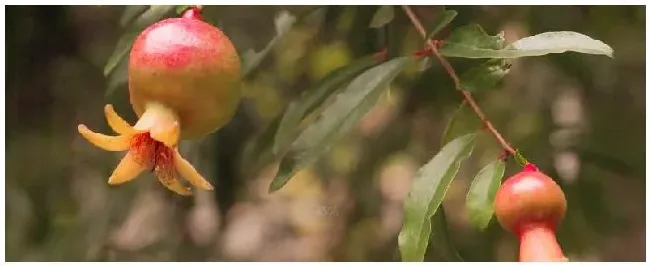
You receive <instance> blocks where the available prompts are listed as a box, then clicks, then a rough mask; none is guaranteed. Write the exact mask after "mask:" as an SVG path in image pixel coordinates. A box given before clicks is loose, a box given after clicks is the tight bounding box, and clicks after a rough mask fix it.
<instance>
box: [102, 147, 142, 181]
mask: <svg viewBox="0 0 650 266" xmlns="http://www.w3.org/2000/svg"><path fill="white" fill-rule="evenodd" d="M144 170H145V168H144V167H142V166H141V165H140V164H139V163H137V162H136V161H134V160H133V154H132V152H128V153H127V154H126V156H124V158H122V161H120V163H119V164H118V165H117V167H115V170H113V174H112V175H111V177H110V178H108V183H109V184H111V185H117V184H121V183H124V182H128V181H131V180H133V179H134V178H136V177H137V176H138V175H139V174H140V173H142V171H144Z"/></svg>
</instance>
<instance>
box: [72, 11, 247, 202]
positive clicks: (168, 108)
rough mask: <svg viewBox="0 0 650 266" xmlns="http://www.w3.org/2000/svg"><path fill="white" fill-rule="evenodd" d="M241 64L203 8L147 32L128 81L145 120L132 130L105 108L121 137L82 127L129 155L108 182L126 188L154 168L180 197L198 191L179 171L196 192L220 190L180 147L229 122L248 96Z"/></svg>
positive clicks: (141, 38) (133, 102)
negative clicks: (204, 17)
mask: <svg viewBox="0 0 650 266" xmlns="http://www.w3.org/2000/svg"><path fill="white" fill-rule="evenodd" d="M240 64H241V63H240V59H239V56H238V55H237V52H236V50H235V48H234V46H233V44H232V43H231V42H230V40H229V39H228V37H227V36H226V35H224V34H223V33H222V32H221V31H220V30H219V29H218V28H216V27H214V26H212V25H210V24H208V23H206V22H204V21H203V20H202V18H201V8H200V7H194V8H190V9H188V10H186V11H185V12H184V13H183V15H182V17H181V18H169V19H165V20H161V21H159V22H157V23H155V24H152V25H150V26H149V27H148V28H146V29H145V30H144V31H143V32H142V33H140V35H139V36H138V37H137V38H136V39H135V41H134V43H133V46H132V48H131V53H130V57H129V81H128V84H129V97H130V101H131V106H132V107H133V110H134V111H135V113H136V114H137V115H138V117H139V119H138V121H137V122H136V124H135V125H134V126H131V125H130V124H129V123H128V122H126V121H125V120H124V119H122V118H121V117H120V116H119V115H118V114H117V113H115V111H114V110H113V107H112V106H111V105H106V107H105V108H104V112H105V115H106V119H107V121H108V124H109V126H110V127H111V128H112V129H113V130H114V131H115V132H116V133H118V134H119V135H118V136H107V135H103V134H100V133H95V132H92V131H90V130H89V129H88V128H87V127H86V126H84V125H79V127H78V130H79V133H80V134H81V135H82V136H83V137H85V138H86V139H87V140H88V141H90V142H91V143H93V144H94V145H96V146H98V147H100V148H102V149H104V150H108V151H123V150H128V152H127V154H126V156H124V158H123V159H122V161H120V163H119V164H118V166H117V167H116V168H115V170H114V171H113V174H112V175H111V177H110V178H109V179H108V183H109V184H121V183H124V182H127V181H130V180H132V179H134V178H135V177H137V176H138V175H139V174H140V173H141V172H142V171H144V170H151V171H152V172H154V174H155V175H156V177H157V178H158V180H159V181H160V182H161V183H162V184H163V185H165V186H166V187H167V188H169V189H170V190H172V191H174V192H176V193H178V194H181V195H190V194H191V189H190V188H189V187H187V186H185V185H184V184H183V182H182V181H181V180H180V178H178V176H179V174H180V176H182V177H184V178H185V180H187V181H189V183H190V184H192V185H193V186H194V187H197V188H201V189H206V190H211V189H213V187H212V185H210V183H209V182H208V181H207V180H205V178H203V177H202V176H201V175H200V174H199V173H198V172H197V171H196V169H195V168H194V167H193V166H192V165H191V164H190V163H189V162H188V161H186V160H185V159H184V158H183V157H182V156H181V154H180V153H179V152H178V142H179V140H180V139H181V138H183V139H197V138H201V137H203V136H205V135H207V134H210V133H212V132H214V131H216V130H218V129H219V128H221V127H222V126H223V125H225V124H226V123H228V122H229V121H230V119H231V118H232V116H233V114H234V112H235V110H236V108H237V105H238V103H239V100H240V97H241V91H240V88H239V82H240Z"/></svg>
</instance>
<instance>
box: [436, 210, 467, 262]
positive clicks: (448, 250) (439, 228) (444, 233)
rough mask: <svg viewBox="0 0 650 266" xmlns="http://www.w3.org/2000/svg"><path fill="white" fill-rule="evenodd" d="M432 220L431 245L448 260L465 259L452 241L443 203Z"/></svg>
mask: <svg viewBox="0 0 650 266" xmlns="http://www.w3.org/2000/svg"><path fill="white" fill-rule="evenodd" d="M431 222H432V225H431V241H430V242H431V243H430V244H431V246H432V247H433V248H434V249H435V250H436V251H438V253H440V254H441V255H442V257H443V258H444V259H445V260H447V261H463V258H462V257H461V256H460V254H458V251H457V250H456V248H455V247H454V244H453V243H452V241H451V234H450V233H449V227H448V224H447V215H446V214H445V207H444V206H443V205H440V208H439V209H438V211H437V212H436V214H435V215H434V216H433V218H432V219H431Z"/></svg>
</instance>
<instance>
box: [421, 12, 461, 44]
mask: <svg viewBox="0 0 650 266" xmlns="http://www.w3.org/2000/svg"><path fill="white" fill-rule="evenodd" d="M457 15H458V12H456V11H455V10H444V11H443V12H442V13H440V14H436V18H435V19H434V20H433V21H432V22H431V24H430V26H429V27H428V28H429V29H430V31H429V34H428V35H427V39H430V38H433V37H435V36H436V34H438V32H440V30H442V29H443V28H444V27H445V26H447V25H448V24H449V23H451V21H453V20H454V18H456V16H457Z"/></svg>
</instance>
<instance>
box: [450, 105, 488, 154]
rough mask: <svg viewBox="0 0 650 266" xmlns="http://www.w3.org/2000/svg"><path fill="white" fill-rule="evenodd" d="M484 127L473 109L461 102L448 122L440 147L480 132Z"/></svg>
mask: <svg viewBox="0 0 650 266" xmlns="http://www.w3.org/2000/svg"><path fill="white" fill-rule="evenodd" d="M482 125H483V124H482V121H481V120H480V119H479V118H478V117H477V116H476V114H475V113H474V111H473V110H472V108H470V107H469V106H468V105H467V103H465V101H463V102H461V103H460V105H458V107H457V108H456V110H455V111H454V113H453V114H452V115H451V117H450V118H449V122H447V126H446V127H445V131H444V132H443V133H442V138H441V140H440V146H441V147H442V146H445V145H446V144H447V143H449V142H450V141H451V140H453V139H455V138H457V137H459V136H462V135H466V134H469V133H473V132H476V131H479V130H480V129H481V126H482Z"/></svg>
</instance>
